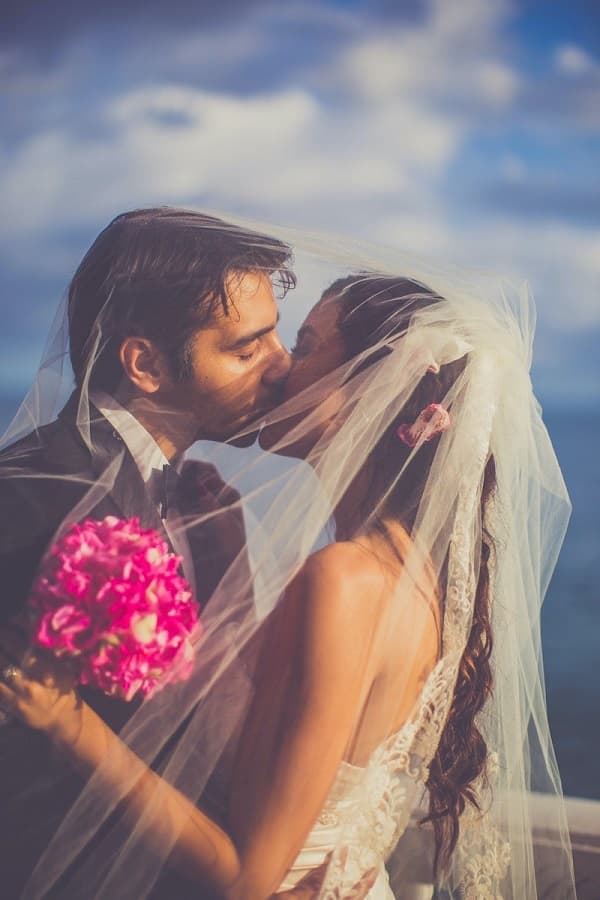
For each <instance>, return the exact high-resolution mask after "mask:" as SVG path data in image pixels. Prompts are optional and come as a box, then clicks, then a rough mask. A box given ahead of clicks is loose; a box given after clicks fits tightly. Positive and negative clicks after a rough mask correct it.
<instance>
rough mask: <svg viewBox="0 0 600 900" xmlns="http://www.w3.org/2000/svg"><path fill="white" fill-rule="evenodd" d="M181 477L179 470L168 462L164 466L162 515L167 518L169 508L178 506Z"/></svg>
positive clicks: (161, 497) (161, 500)
mask: <svg viewBox="0 0 600 900" xmlns="http://www.w3.org/2000/svg"><path fill="white" fill-rule="evenodd" d="M180 480H181V479H180V477H179V475H178V473H177V470H176V469H174V468H173V466H170V465H169V464H168V463H166V464H165V465H164V466H163V467H162V479H161V482H160V484H161V490H160V517H161V519H166V518H167V514H168V512H169V509H170V508H171V507H172V506H177V498H178V496H179V485H180Z"/></svg>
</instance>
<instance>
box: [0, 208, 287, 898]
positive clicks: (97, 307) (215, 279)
mask: <svg viewBox="0 0 600 900" xmlns="http://www.w3.org/2000/svg"><path fill="white" fill-rule="evenodd" d="M289 263H290V250H289V248H288V247H287V246H286V245H285V244H283V243H282V242H280V241H278V240H275V239H273V238H270V237H268V236H266V235H262V234H258V233H255V232H250V231H247V230H245V229H242V228H239V227H237V226H234V225H231V224H228V223H226V222H223V221H221V220H218V219H215V218H213V217H209V216H206V215H203V214H200V213H193V212H187V211H181V210H176V209H170V208H160V209H147V210H137V211H134V212H129V213H125V214H123V215H120V216H118V217H117V218H116V219H115V220H114V221H113V222H111V223H110V225H108V227H107V228H105V230H104V231H103V232H101V234H100V235H99V236H98V238H97V239H96V241H95V242H94V244H93V245H92V247H91V248H90V250H89V251H88V253H87V254H86V256H85V257H84V259H83V261H82V262H81V264H80V266H79V268H78V269H77V272H76V273H75V276H74V278H73V280H72V282H71V285H70V288H69V295H68V331H69V353H70V359H71V364H72V368H73V372H74V376H75V390H74V392H73V394H72V396H71V399H70V400H69V402H68V403H67V405H66V406H65V408H64V409H63V410H62V412H60V413H59V415H58V417H57V419H56V420H55V421H53V422H51V423H50V424H49V425H45V426H43V427H40V428H38V429H36V430H34V431H33V432H32V433H31V434H28V435H26V436H25V437H22V438H21V439H20V440H19V441H18V442H16V443H14V444H12V445H11V446H9V447H7V448H5V449H4V450H3V451H2V452H0V522H1V531H0V584H1V585H2V592H1V600H0V621H1V622H2V623H3V624H6V623H11V622H12V623H14V622H17V623H18V622H19V618H20V616H21V615H22V613H23V611H24V609H25V605H26V601H27V598H28V595H29V592H30V589H31V585H32V582H33V579H34V577H35V574H36V570H37V568H38V565H39V563H40V560H41V558H42V556H43V554H44V553H45V551H46V550H47V549H48V546H49V545H50V544H51V543H52V540H53V537H54V535H55V533H56V531H57V529H59V528H60V527H61V526H64V525H65V524H70V523H71V522H73V521H77V520H82V519H84V518H95V519H100V518H103V517H104V516H106V515H114V516H117V517H119V518H129V517H131V516H137V517H139V519H140V524H141V526H142V527H143V528H154V529H157V530H158V531H159V532H161V533H162V534H163V536H164V537H165V539H166V540H167V541H168V542H169V544H170V546H171V548H172V549H173V550H174V551H175V552H177V553H178V554H179V555H180V556H181V557H182V569H183V574H184V575H185V577H186V578H187V580H188V581H189V582H190V583H191V585H192V587H193V588H194V592H195V596H196V598H197V599H198V600H199V602H200V603H201V604H202V603H204V602H205V601H206V600H208V598H209V597H210V595H211V593H212V591H213V589H214V588H215V586H216V584H217V583H218V582H219V580H220V578H221V577H222V575H223V574H224V572H225V570H226V569H227V566H228V564H229V562H230V561H231V560H232V559H234V558H235V557H236V556H237V555H238V553H239V552H240V550H241V549H242V548H243V546H244V543H245V538H244V532H243V523H242V521H241V515H240V514H239V513H238V512H237V511H233V510H232V511H230V513H227V514H226V515H224V516H223V515H222V516H219V517H217V521H219V522H225V523H226V527H225V528H223V526H222V525H221V526H220V527H219V530H218V531H217V529H216V526H214V525H212V526H211V525H210V522H211V521H214V520H211V519H208V522H204V524H201V525H197V526H195V527H193V526H191V527H189V528H187V529H183V528H180V527H178V525H179V524H180V523H181V521H182V520H183V521H188V522H189V521H192V522H193V521H194V519H195V518H197V517H199V516H201V515H202V514H203V513H207V512H211V511H213V510H216V509H219V508H222V507H226V506H227V505H228V504H230V503H231V502H232V501H233V500H235V499H236V495H235V493H234V492H233V491H232V490H231V489H230V488H228V487H227V485H225V484H224V483H223V482H222V480H221V479H220V477H219V475H218V473H217V472H216V470H215V469H213V468H212V467H211V466H208V465H206V464H202V463H197V462H196V463H191V462H190V463H185V462H183V454H184V453H185V451H186V449H187V448H188V447H189V446H191V444H192V443H194V441H196V440H201V439H204V440H212V441H229V440H233V442H234V443H237V444H243V443H250V442H252V440H253V437H254V433H253V429H252V423H253V422H255V421H257V420H258V419H259V418H260V416H261V414H262V413H264V412H265V411H266V410H267V409H269V408H271V407H272V406H273V405H274V404H275V402H276V398H277V392H278V389H279V386H280V384H281V382H282V381H283V380H284V379H285V377H286V375H287V371H288V368H289V357H288V354H287V352H286V350H285V349H284V347H283V346H282V344H281V343H280V341H279V338H278V335H277V331H276V324H277V317H278V316H277V305H276V301H275V297H274V292H273V281H274V280H275V279H277V280H279V281H280V283H282V284H283V286H284V287H286V288H287V287H291V286H293V284H294V276H293V274H292V272H291V271H290V269H289ZM239 432H242V433H243V435H244V437H242V438H239V439H237V440H236V439H235V435H236V434H238V433H239ZM0 677H6V673H0ZM82 693H83V691H82ZM85 699H86V700H87V701H88V702H89V703H90V704H91V705H92V706H94V707H95V709H96V711H97V712H99V714H100V715H102V717H103V718H104V719H105V720H106V721H107V722H108V723H109V724H110V725H111V727H113V728H114V729H117V730H118V729H120V728H121V727H122V726H123V725H124V724H125V722H126V721H127V719H128V718H129V716H130V715H131V714H132V712H133V711H134V710H135V708H137V704H136V703H135V702H132V703H125V702H124V701H121V700H118V699H116V698H109V697H107V696H105V695H103V694H101V693H100V692H97V691H93V690H90V689H88V690H87V691H86V696H85ZM0 780H1V782H2V791H1V793H2V797H3V800H2V803H1V805H0V894H1V895H2V896H3V897H6V898H7V900H13V898H15V900H16V898H18V897H19V895H20V892H21V889H22V886H23V884H24V883H25V881H26V879H27V876H28V874H30V872H31V868H32V865H33V864H34V863H35V861H36V859H37V858H39V856H40V854H41V852H42V850H43V848H44V847H45V845H46V844H47V843H48V840H49V839H50V837H51V835H52V831H53V829H55V828H56V827H57V825H58V823H59V822H60V820H61V818H62V817H63V816H64V812H65V810H66V809H68V807H69V805H70V804H71V803H72V802H73V799H74V797H75V796H76V794H77V792H78V790H79V788H80V785H79V784H78V783H77V781H76V778H75V776H74V775H73V773H72V772H71V771H70V770H69V769H68V766H65V765H64V764H63V763H62V762H61V761H60V760H58V759H55V758H54V757H53V755H52V749H51V747H49V746H48V745H47V744H46V743H45V741H44V739H43V737H42V736H41V735H38V734H34V733H32V732H25V731H24V730H22V729H21V728H20V726H19V725H17V724H16V723H14V722H9V723H8V724H6V725H4V727H2V729H0ZM169 879H171V880H170V881H169ZM56 896H60V894H56ZM152 896H153V897H157V898H158V897H161V898H163V897H164V898H167V897H174V896H177V897H181V898H183V897H184V896H185V887H184V886H183V885H182V884H179V882H178V880H177V876H176V875H175V874H174V873H173V874H172V876H169V877H167V879H166V880H165V882H164V884H161V885H160V886H159V887H157V890H156V892H155V893H153V895H152Z"/></svg>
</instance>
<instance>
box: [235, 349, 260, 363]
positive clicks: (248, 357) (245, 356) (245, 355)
mask: <svg viewBox="0 0 600 900" xmlns="http://www.w3.org/2000/svg"><path fill="white" fill-rule="evenodd" d="M253 356H256V349H254V350H249V351H248V353H238V359H241V360H242V362H249V361H250V360H251V359H252V357H253Z"/></svg>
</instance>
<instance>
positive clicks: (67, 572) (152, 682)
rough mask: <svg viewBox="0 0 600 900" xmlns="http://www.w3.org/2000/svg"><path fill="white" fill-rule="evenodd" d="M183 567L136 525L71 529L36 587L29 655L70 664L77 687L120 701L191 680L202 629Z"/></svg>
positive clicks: (88, 524) (110, 519)
mask: <svg viewBox="0 0 600 900" xmlns="http://www.w3.org/2000/svg"><path fill="white" fill-rule="evenodd" d="M179 563H180V559H179V557H177V556H176V555H175V554H174V553H172V552H170V550H169V547H168V545H167V544H166V542H165V541H164V540H163V539H162V538H161V537H160V536H159V535H158V533H157V532H155V531H154V530H152V529H141V528H140V523H139V519H136V518H131V519H117V518H116V517H114V516H107V517H106V518H104V519H103V520H101V521H94V520H91V519H88V520H86V521H84V522H83V523H81V524H76V525H74V526H72V527H71V528H70V529H69V530H68V531H67V532H66V533H65V534H64V535H63V536H62V537H61V538H60V539H59V540H58V541H57V543H56V544H54V546H53V547H52V548H51V550H50V551H49V553H48V555H47V557H46V558H45V560H44V562H43V564H42V570H41V572H40V574H39V576H38V578H37V579H36V581H35V583H34V586H33V590H32V594H31V598H30V604H29V606H30V611H31V614H32V619H33V634H32V637H33V643H34V645H36V646H38V647H41V648H43V649H44V650H46V651H49V652H50V653H52V654H53V655H54V656H55V657H56V658H57V659H61V660H64V661H68V662H69V663H71V664H72V668H73V669H74V671H75V673H76V676H77V679H78V681H79V683H80V684H85V685H90V686H92V687H95V688H99V689H100V690H101V691H103V692H104V693H106V694H109V695H111V696H120V697H122V698H123V699H125V700H131V699H132V698H133V697H135V696H136V695H137V694H139V695H141V696H143V697H150V696H152V695H153V694H154V693H155V692H156V690H157V689H158V688H159V687H161V686H164V684H166V683H167V682H169V681H177V680H181V679H185V678H187V677H188V676H189V674H190V671H191V666H192V661H193V651H192V644H191V636H192V633H193V632H194V629H198V628H199V625H198V613H197V606H196V604H195V602H194V600H193V597H192V592H191V590H190V587H189V585H188V584H187V583H186V581H185V580H184V578H183V577H182V576H181V575H180V574H179Z"/></svg>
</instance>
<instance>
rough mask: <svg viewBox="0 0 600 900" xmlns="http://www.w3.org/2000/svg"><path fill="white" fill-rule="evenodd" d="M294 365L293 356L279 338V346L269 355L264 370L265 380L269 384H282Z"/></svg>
mask: <svg viewBox="0 0 600 900" xmlns="http://www.w3.org/2000/svg"><path fill="white" fill-rule="evenodd" d="M291 365H292V357H291V356H290V354H289V353H288V351H287V350H286V348H285V347H284V346H283V344H282V343H281V341H280V340H279V338H277V346H276V347H275V348H274V349H273V352H272V353H271V354H270V356H269V361H268V363H267V366H266V368H265V371H264V372H263V379H262V380H263V382H264V383H265V384H267V385H269V386H274V385H277V384H281V383H282V382H283V381H285V379H286V378H287V376H288V373H289V371H290V368H291Z"/></svg>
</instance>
